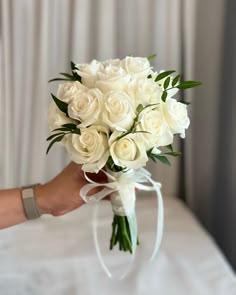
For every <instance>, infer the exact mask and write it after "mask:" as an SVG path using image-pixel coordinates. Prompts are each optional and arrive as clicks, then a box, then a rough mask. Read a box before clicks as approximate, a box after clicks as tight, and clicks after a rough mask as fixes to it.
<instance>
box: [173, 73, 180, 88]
mask: <svg viewBox="0 0 236 295" xmlns="http://www.w3.org/2000/svg"><path fill="white" fill-rule="evenodd" d="M179 79H180V75H177V76H176V77H175V78H174V79H173V81H172V87H174V86H175V85H176V84H177V83H178V82H179Z"/></svg>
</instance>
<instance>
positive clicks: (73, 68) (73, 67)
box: [70, 61, 77, 71]
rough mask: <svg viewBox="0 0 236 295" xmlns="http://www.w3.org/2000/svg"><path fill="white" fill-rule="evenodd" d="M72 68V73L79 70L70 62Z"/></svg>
mask: <svg viewBox="0 0 236 295" xmlns="http://www.w3.org/2000/svg"><path fill="white" fill-rule="evenodd" d="M70 67H71V70H72V71H74V70H77V68H76V66H75V63H74V62H73V61H71V62H70Z"/></svg>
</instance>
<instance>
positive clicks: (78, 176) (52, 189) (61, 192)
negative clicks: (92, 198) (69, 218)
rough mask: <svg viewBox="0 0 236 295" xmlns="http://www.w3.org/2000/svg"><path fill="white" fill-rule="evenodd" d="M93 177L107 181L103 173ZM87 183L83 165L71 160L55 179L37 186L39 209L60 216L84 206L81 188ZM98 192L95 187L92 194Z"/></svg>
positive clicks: (36, 195)
mask: <svg viewBox="0 0 236 295" xmlns="http://www.w3.org/2000/svg"><path fill="white" fill-rule="evenodd" d="M92 178H93V179H94V180H95V181H97V182H105V181H106V177H105V175H104V174H103V173H98V174H93V175H92ZM87 183H88V182H87V180H86V179H85V178H84V172H83V171H82V169H81V165H78V164H75V163H73V162H71V163H70V164H69V165H68V166H67V167H66V168H64V169H63V170H62V171H61V173H59V174H58V175H57V176H56V177H55V178H54V179H53V180H51V181H50V182H48V183H46V184H44V185H39V186H37V187H35V197H36V201H37V204H38V207H39V209H40V210H41V212H42V213H46V214H52V215H54V216H60V215H63V214H65V213H68V212H70V211H72V210H74V209H76V208H78V207H80V206H82V205H83V204H84V201H83V199H82V198H81V197H80V189H81V188H82V187H83V186H84V185H85V184H87ZM100 189H101V188H100ZM96 192H97V189H96V190H95V189H94V190H93V191H91V194H93V193H96Z"/></svg>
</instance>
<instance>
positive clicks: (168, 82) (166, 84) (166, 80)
mask: <svg viewBox="0 0 236 295" xmlns="http://www.w3.org/2000/svg"><path fill="white" fill-rule="evenodd" d="M169 84H170V77H168V78H166V79H165V82H164V89H167V88H168V86H169Z"/></svg>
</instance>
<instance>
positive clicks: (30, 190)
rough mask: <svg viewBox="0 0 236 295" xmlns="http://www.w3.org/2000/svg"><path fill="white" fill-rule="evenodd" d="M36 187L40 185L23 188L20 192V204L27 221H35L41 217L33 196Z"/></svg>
mask: <svg viewBox="0 0 236 295" xmlns="http://www.w3.org/2000/svg"><path fill="white" fill-rule="evenodd" d="M37 185H40V183H36V184H32V185H29V186H24V187H22V190H21V197H22V202H23V206H24V210H25V215H26V217H27V219H35V218H38V217H40V216H41V215H42V213H41V212H40V210H39V208H38V206H37V203H36V199H35V196H34V188H35V186H37Z"/></svg>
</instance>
